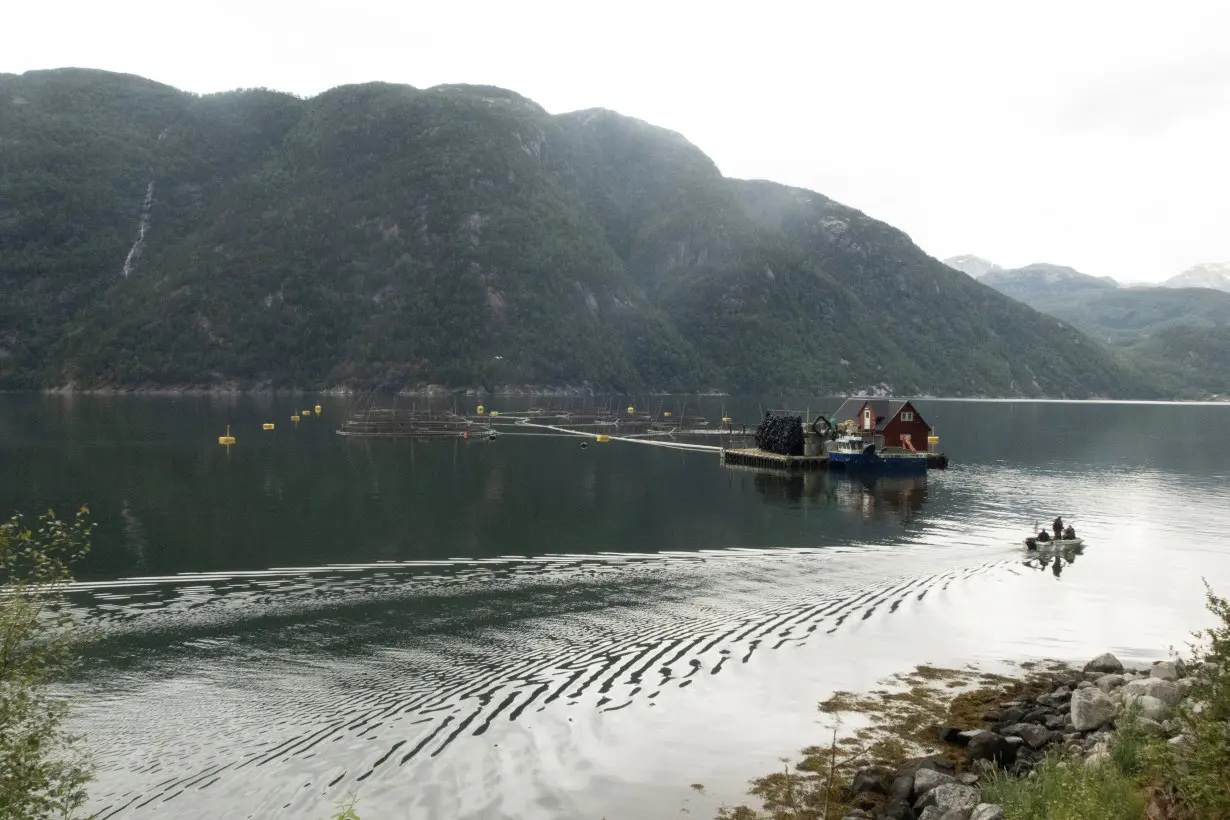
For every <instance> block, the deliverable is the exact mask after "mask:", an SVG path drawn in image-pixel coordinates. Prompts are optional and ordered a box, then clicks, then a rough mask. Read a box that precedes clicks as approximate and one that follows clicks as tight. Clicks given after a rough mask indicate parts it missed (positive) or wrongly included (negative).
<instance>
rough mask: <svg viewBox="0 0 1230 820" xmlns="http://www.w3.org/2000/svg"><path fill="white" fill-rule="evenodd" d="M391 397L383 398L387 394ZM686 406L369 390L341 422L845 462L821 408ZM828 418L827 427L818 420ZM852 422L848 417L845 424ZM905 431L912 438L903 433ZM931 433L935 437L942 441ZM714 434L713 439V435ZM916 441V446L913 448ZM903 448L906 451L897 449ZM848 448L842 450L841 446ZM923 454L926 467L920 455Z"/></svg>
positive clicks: (929, 460)
mask: <svg viewBox="0 0 1230 820" xmlns="http://www.w3.org/2000/svg"><path fill="white" fill-rule="evenodd" d="M386 401H387V402H388V403H387V404H385V403H384V402H386ZM686 409H687V408H686V407H685V406H679V407H678V408H677V409H676V410H666V409H664V408H663V407H662V406H661V404H659V407H658V408H657V410H656V411H655V412H647V411H644V410H637V409H635V408H634V407H631V406H629V407H627V408H614V407H611V406H607V407H601V406H593V405H590V406H584V405H582V406H573V407H567V406H564V407H559V406H552V407H531V408H529V409H526V410H515V411H506V412H500V411H496V410H491V409H488V408H485V407H483V406H482V405H478V406H477V408H474V409H473V410H472V412H465V411H459V410H458V408H457V407H456V405H455V404H454V406H453V409H452V410H447V409H441V407H440V403H439V402H437V403H435V404H434V406H433V404H432V403H431V402H427V403H426V406H422V405H420V404H418V403H417V402H411V403H410V404H409V405H408V406H406V405H404V404H403V405H402V406H399V405H398V400H397V397H386V398H385V399H384V400H382V401H378V400H377V398H376V397H375V396H368V397H365V398H363V399H360V400H359V401H357V402H356V403H355V404H354V405H352V407H351V411H350V413H349V414H348V416H347V417H346V420H345V421H344V422H343V423H342V425H341V427H340V428H339V429H338V430H337V432H338V434H340V435H343V436H356V437H366V438H389V439H441V438H463V439H497V438H499V437H500V436H505V435H513V436H549V437H550V436H553V437H573V438H578V439H580V440H581V446H582V447H584V446H586V442H595V443H606V442H623V443H632V444H645V445H651V446H658V447H664V448H669V449H678V450H687V451H693V452H709V453H713V454H716V455H718V457H719V459H720V461H721V463H722V464H723V465H726V466H730V467H750V468H753V469H767V470H776V471H781V472H786V473H790V472H806V471H812V470H833V469H838V468H847V469H852V468H850V467H849V465H848V464H845V463H837V462H836V461H835V460H834V458H830V452H829V444H830V443H831V442H830V441H829V439H830V438H835V437H836V435H837V430H838V425H835V424H834V422H833V421H832V420H831V419H825V418H824V417H823V416H820V417H817V418H816V419H815V420H813V421H811V422H810V423H807V424H806V425H804V424H803V420H804V419H808V418H810V417H811V412H810V410H807V411H785V410H771V411H769V412H767V413H765V415H764V418H763V419H762V420H761V421H760V423H759V424H758V425H746V424H739V423H736V422H734V421H733V420H732V419H731V418H730V417H728V416H727V415H726V413H725V410H723V412H722V415H721V417H720V419H717V420H711V419H709V418H707V417H705V416H701V415H697V414H695V413H687V412H686ZM821 424H823V425H825V426H824V428H823V429H821V428H820V427H819V426H818V425H821ZM849 424H853V422H847V423H845V424H843V425H841V427H843V428H844V427H846V426H847V425H849ZM903 438H907V437H905V436H903ZM938 440H939V439H938V438H934V436H932V437H931V438H930V439H929V442H931V441H934V442H938ZM709 442H712V443H709ZM911 449H912V448H911ZM897 451H899V452H900V453H901V455H900V456H894V455H891V454H892V453H894V452H897ZM883 452H884V453H885V454H886V455H885V458H886V459H893V458H902V457H908V458H912V459H917V461H915V462H914V463H915V464H918V468H919V469H944V468H946V467H947V466H948V456H946V455H945V454H943V453H940V452H934V451H923V452H914V453H912V454H907V453H906V450H905V449H903V448H888V449H886V450H884V451H883ZM839 455H844V453H839ZM921 461H925V464H926V466H925V468H924V467H923V465H922V464H919V463H918V462H921Z"/></svg>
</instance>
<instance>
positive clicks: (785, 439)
mask: <svg viewBox="0 0 1230 820" xmlns="http://www.w3.org/2000/svg"><path fill="white" fill-rule="evenodd" d="M756 446H757V447H759V448H760V449H761V450H764V451H765V452H766V453H777V454H778V455H779V456H801V455H803V419H802V418H801V417H799V416H775V415H773V414H771V413H765V417H764V420H763V421H761V422H760V426H759V427H757V428H756Z"/></svg>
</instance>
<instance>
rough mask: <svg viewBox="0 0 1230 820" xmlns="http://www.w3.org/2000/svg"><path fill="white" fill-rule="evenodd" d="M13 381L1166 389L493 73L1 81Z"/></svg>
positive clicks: (954, 281) (1054, 330)
mask: <svg viewBox="0 0 1230 820" xmlns="http://www.w3.org/2000/svg"><path fill="white" fill-rule="evenodd" d="M0 146H2V147H3V148H2V150H0V387H4V388H43V387H54V386H59V385H67V384H72V385H75V386H77V387H117V388H118V387H153V386H221V385H227V386H230V385H234V386H239V387H245V386H248V387H250V386H281V387H289V386H297V387H300V388H305V389H316V388H328V387H352V388H358V389H363V388H382V389H386V390H397V389H406V388H409V389H413V388H418V387H421V386H425V385H428V384H434V385H443V386H447V387H453V388H468V387H478V388H486V389H491V390H495V389H499V388H503V387H510V386H526V387H586V388H591V389H594V390H603V391H646V390H674V391H693V390H705V389H719V390H726V391H731V392H735V391H738V392H752V391H765V390H772V391H782V392H794V391H806V392H809V393H813V394H820V393H846V392H850V391H855V390H859V391H861V390H866V389H874V388H877V387H878V388H880V389H885V390H890V391H892V392H894V393H897V394H911V393H914V394H916V393H929V394H938V395H955V396H962V395H964V396H968V395H1029V396H1043V395H1049V396H1073V397H1077V396H1094V395H1101V396H1124V397H1127V396H1135V397H1142V396H1154V395H1159V392H1158V390H1157V389H1156V388H1155V387H1154V385H1153V383H1152V382H1151V381H1150V380H1149V379H1148V378H1145V377H1142V376H1140V375H1139V374H1138V373H1136V372H1135V371H1133V370H1132V369H1131V368H1130V367H1126V366H1123V365H1122V364H1121V363H1119V362H1118V361H1117V360H1116V359H1115V358H1114V357H1113V356H1112V355H1111V354H1109V353H1108V352H1107V351H1105V350H1103V349H1102V348H1101V347H1100V346H1098V345H1097V344H1096V343H1094V342H1093V341H1092V340H1090V339H1089V338H1087V337H1086V336H1084V335H1082V334H1081V333H1080V332H1078V331H1077V330H1075V329H1074V328H1072V327H1070V326H1069V325H1066V324H1063V323H1061V322H1059V321H1056V320H1054V319H1049V318H1045V317H1042V316H1040V315H1038V314H1037V313H1036V312H1034V311H1033V310H1030V309H1029V308H1028V307H1025V306H1024V305H1021V304H1019V303H1018V302H1015V301H1013V300H1011V299H1009V298H1007V297H1005V296H1002V295H1001V294H999V293H996V292H995V291H993V290H991V289H989V288H985V287H983V286H982V285H980V284H978V283H977V282H974V281H971V280H970V279H969V277H967V276H964V275H962V274H959V273H957V272H955V271H953V270H951V269H950V268H949V267H947V266H945V265H943V264H941V263H940V262H938V261H936V260H934V259H932V258H931V257H929V256H927V255H926V254H925V253H923V251H922V250H920V249H919V248H918V246H917V245H915V244H914V243H913V242H912V241H910V239H909V237H907V236H906V235H905V234H904V233H902V232H901V231H899V230H897V229H895V228H893V227H891V226H889V225H886V224H884V223H882V222H878V221H876V220H874V219H871V218H870V217H868V216H866V215H865V214H862V213H860V212H859V211H856V210H854V209H852V208H849V207H846V206H844V205H842V204H840V203H837V202H834V201H833V200H831V199H828V198H827V197H825V196H823V195H821V194H818V193H815V192H812V191H806V190H802V189H798V188H788V187H786V186H783V185H777V184H774V183H771V182H753V181H743V180H734V179H727V178H724V177H723V176H722V175H721V173H720V172H719V171H718V169H717V167H716V165H715V164H714V163H713V161H712V160H710V159H709V157H707V156H705V154H704V153H702V152H701V151H700V150H699V149H698V148H696V146H694V145H692V144H691V143H690V142H688V141H687V140H686V139H685V138H684V137H682V136H681V135H679V134H676V133H674V132H671V131H667V130H664V129H661V128H657V127H655V126H652V125H649V124H647V123H644V122H640V121H638V120H633V119H630V118H628V117H623V116H620V115H619V114H616V113H613V112H610V111H602V110H592V111H580V112H574V113H571V114H564V115H558V116H552V115H550V114H548V113H547V112H546V111H544V110H543V109H542V108H541V107H540V106H538V105H537V104H535V103H534V102H532V101H530V100H528V99H526V98H524V97H522V96H520V95H518V94H516V93H514V92H511V91H506V90H503V89H499V88H493V87H487V86H456V85H454V86H439V87H436V88H431V89H427V90H421V89H416V88H411V87H409V86H403V85H390V84H386V83H366V84H362V85H350V86H343V87H339V88H335V89H332V90H330V91H327V92H325V93H323V94H320V95H318V96H316V97H314V98H311V99H299V98H296V97H294V96H292V95H289V94H282V93H278V92H274V91H268V90H248V91H236V92H230V93H225V94H213V95H207V96H203V97H202V96H197V95H193V94H186V93H182V92H180V91H177V90H175V89H173V88H170V87H168V86H165V85H161V84H159V83H155V82H151V81H149V80H145V79H142V78H139V77H133V76H127V75H119V74H111V73H106V72H100V71H89V70H76V69H73V70H69V69H65V70H58V71H37V72H29V73H27V74H23V75H19V76H17V75H0Z"/></svg>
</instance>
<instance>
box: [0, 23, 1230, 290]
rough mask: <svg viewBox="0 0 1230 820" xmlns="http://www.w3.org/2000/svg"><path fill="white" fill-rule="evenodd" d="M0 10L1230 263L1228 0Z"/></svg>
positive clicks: (95, 55) (73, 32)
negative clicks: (486, 88) (534, 112)
mask: <svg viewBox="0 0 1230 820" xmlns="http://www.w3.org/2000/svg"><path fill="white" fill-rule="evenodd" d="M4 29H5V31H6V34H5V37H4V43H3V47H0V71H6V72H22V71H25V70H28V69H33V68H51V67H59V66H67V65H74V66H86V67H92V68H104V69H110V70H113V71H126V72H132V73H135V74H141V75H143V76H146V77H150V78H152V79H155V80H159V81H162V82H165V83H169V84H171V85H174V86H177V87H179V88H183V89H187V90H191V91H198V92H209V91H219V90H226V89H231V88H235V87H241V86H243V87H246V86H268V87H272V88H277V89H282V90H287V91H293V92H296V93H299V94H304V95H311V94H314V93H317V92H319V91H322V90H324V89H326V88H330V87H332V86H335V85H340V84H343V83H353V82H363V81H367V80H385V81H389V82H401V83H409V84H411V85H415V86H420V87H426V86H431V85H436V84H438V83H457V82H467V83H486V84H492V85H500V86H504V87H507V88H511V89H513V90H515V91H518V92H520V93H522V94H524V95H526V96H528V97H530V98H532V99H534V100H536V101H537V102H539V103H541V104H542V105H543V106H545V107H546V108H547V109H548V110H549V111H552V112H562V111H570V110H574V109H578V108H591V107H596V106H601V107H605V108H611V109H614V110H616V111H619V112H622V113H624V114H629V115H632V116H635V117H640V118H642V119H645V120H648V121H650V122H652V123H655V124H658V125H662V126H666V127H668V128H672V129H674V130H677V131H679V132H681V133H683V134H684V135H685V136H687V137H688V138H689V139H690V140H691V141H692V142H694V143H695V144H696V145H698V146H699V147H700V148H701V149H702V150H704V151H705V152H706V153H708V154H709V155H710V156H711V157H713V158H714V160H715V161H716V162H717V163H718V165H719V166H720V167H721V169H722V172H723V173H725V174H726V175H728V176H736V177H759V178H766V179H772V180H776V181H778V182H783V183H787V184H791V185H799V186H803V187H806V188H812V189H814V190H817V191H820V192H821V193H824V194H826V195H828V196H831V197H833V198H835V199H837V200H840V201H842V202H844V203H846V204H849V205H852V206H854V207H857V208H860V209H862V210H863V211H865V212H867V213H868V214H870V215H872V216H874V217H877V218H879V219H883V220H885V221H887V222H890V223H892V224H893V225H896V226H897V227H899V228H901V229H903V230H905V231H906V232H907V233H909V234H910V235H911V236H912V237H913V238H914V240H915V241H916V242H917V243H918V244H919V245H921V246H922V247H923V248H924V249H925V250H927V251H928V252H929V253H931V254H933V255H935V256H938V257H941V258H942V257H945V256H951V255H954V254H959V253H973V254H978V255H980V256H984V257H986V258H988V259H990V260H992V261H995V262H998V263H1000V264H1003V265H1006V266H1018V265H1023V264H1027V263H1029V262H1035V261H1046V262H1055V263H1061V264H1067V265H1071V266H1073V267H1075V268H1077V269H1079V270H1082V271H1085V272H1087V273H1092V274H1097V275H1110V276H1115V277H1117V278H1120V279H1126V280H1157V279H1162V278H1165V277H1168V276H1171V275H1173V274H1175V273H1178V272H1179V271H1180V270H1182V269H1184V268H1186V267H1188V266H1190V265H1192V264H1195V263H1197V262H1207V261H1230V0H1169V2H1162V0H1156V2H1149V3H1143V2H1135V0H1109V1H1106V2H1104V1H1103V0H1064V1H1063V2H1052V0H1029V2H1020V1H1019V0H1018V2H1008V1H1007V0H999V1H997V0H970V1H969V2H965V0H961V1H960V2H946V1H945V0H930V2H921V1H920V0H875V2H865V1H864V2H858V0H853V1H852V0H843V2H829V0H823V1H821V0H816V1H815V2H807V3H774V2H763V1H762V2H757V3H751V2H746V0H745V2H741V3H731V4H729V6H727V5H719V4H717V3H714V2H703V3H702V2H695V3H691V2H678V1H677V0H676V1H673V2H668V0H658V1H657V2H630V1H629V0H621V2H606V3H597V2H580V0H570V1H569V2H531V0H521V2H509V1H508V0H502V1H501V2H462V1H461V0H452V1H451V2H446V0H440V1H439V2H435V3H422V2H415V0H400V1H398V0H384V1H376V0H369V1H368V2H363V1H362V0H352V1H351V2H346V3H323V2H310V1H309V0H294V2H290V0H244V1H243V2H238V1H237V0H224V1H223V2H211V3H185V2H176V0H158V2H154V1H153V0H109V2H108V1H103V2H100V0H89V1H88V2H79V1H78V0H39V2H37V3H36V2H14V3H11V4H9V5H8V7H7V8H6V9H5V12H4Z"/></svg>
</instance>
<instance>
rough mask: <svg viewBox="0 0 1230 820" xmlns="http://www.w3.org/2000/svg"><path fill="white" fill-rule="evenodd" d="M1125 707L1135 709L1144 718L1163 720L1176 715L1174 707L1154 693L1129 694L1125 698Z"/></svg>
mask: <svg viewBox="0 0 1230 820" xmlns="http://www.w3.org/2000/svg"><path fill="white" fill-rule="evenodd" d="M1123 707H1124V709H1129V710H1135V712H1136V713H1137V714H1138V715H1140V717H1142V718H1146V719H1148V720H1155V721H1158V722H1161V721H1163V720H1166V719H1168V718H1170V717H1172V716H1173V715H1174V709H1173V708H1172V707H1170V706H1167V705H1166V703H1165V701H1162V700H1160V699H1158V698H1155V697H1153V696H1152V695H1128V696H1127V697H1125V698H1124V699H1123Z"/></svg>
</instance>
